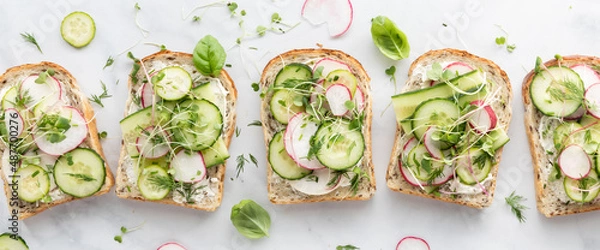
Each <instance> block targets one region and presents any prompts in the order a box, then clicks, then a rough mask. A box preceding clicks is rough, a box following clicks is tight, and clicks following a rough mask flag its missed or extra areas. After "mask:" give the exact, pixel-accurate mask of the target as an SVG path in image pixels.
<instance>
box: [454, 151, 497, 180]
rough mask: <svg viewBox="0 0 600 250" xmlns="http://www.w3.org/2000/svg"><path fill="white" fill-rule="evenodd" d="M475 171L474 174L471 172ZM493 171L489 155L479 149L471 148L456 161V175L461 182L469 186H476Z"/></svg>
mask: <svg viewBox="0 0 600 250" xmlns="http://www.w3.org/2000/svg"><path fill="white" fill-rule="evenodd" d="M469 166H471V169H473V173H471V170H470V169H469ZM491 170H492V160H491V158H490V156H489V155H487V153H485V152H484V151H483V150H481V149H479V148H470V149H469V151H468V153H465V154H464V155H462V157H460V158H459V159H458V160H457V161H456V174H457V175H458V177H459V178H460V181H461V182H462V183H464V184H467V185H474V184H476V183H479V182H482V181H483V180H485V178H487V176H488V175H489V174H490V171H491Z"/></svg>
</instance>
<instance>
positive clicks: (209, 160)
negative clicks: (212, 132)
mask: <svg viewBox="0 0 600 250" xmlns="http://www.w3.org/2000/svg"><path fill="white" fill-rule="evenodd" d="M201 152H202V156H203V157H204V164H206V167H207V168H210V167H214V166H216V165H219V164H223V163H225V160H227V159H229V152H228V151H227V145H226V144H225V141H224V140H223V138H219V139H218V140H217V141H216V142H215V144H213V145H212V146H210V147H208V148H205V149H203V150H202V151H201Z"/></svg>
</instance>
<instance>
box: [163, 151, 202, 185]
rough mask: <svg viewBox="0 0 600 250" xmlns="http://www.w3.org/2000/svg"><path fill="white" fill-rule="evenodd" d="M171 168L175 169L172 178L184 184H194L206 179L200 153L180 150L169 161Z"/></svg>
mask: <svg viewBox="0 0 600 250" xmlns="http://www.w3.org/2000/svg"><path fill="white" fill-rule="evenodd" d="M171 168H172V169H175V174H173V178H174V179H175V180H176V181H180V182H185V183H196V182H199V181H202V180H204V178H205V177H206V164H204V157H203V156H202V153H201V152H191V153H190V152H188V151H186V150H181V151H179V152H178V153H177V154H175V156H173V160H171Z"/></svg>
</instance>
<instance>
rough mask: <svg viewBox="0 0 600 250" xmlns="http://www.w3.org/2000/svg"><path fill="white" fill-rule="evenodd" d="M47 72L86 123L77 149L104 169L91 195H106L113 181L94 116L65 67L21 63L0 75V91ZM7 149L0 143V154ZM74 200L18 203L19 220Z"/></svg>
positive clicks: (63, 199) (64, 195)
mask: <svg viewBox="0 0 600 250" xmlns="http://www.w3.org/2000/svg"><path fill="white" fill-rule="evenodd" d="M49 69H52V70H54V72H55V74H54V76H53V77H54V78H56V79H57V80H58V81H60V82H61V83H62V84H63V85H64V90H65V91H66V94H65V96H66V97H67V98H69V99H70V100H71V102H70V105H71V106H73V107H74V108H76V109H78V110H79V111H81V113H82V114H83V116H84V118H85V120H86V121H88V135H87V137H86V139H85V140H84V141H83V143H82V144H80V145H79V146H78V147H85V148H90V149H92V150H94V151H96V152H97V153H98V154H99V155H100V156H101V157H102V159H104V162H105V165H104V167H105V170H106V177H105V180H104V184H103V186H102V188H101V189H100V190H99V191H98V192H96V193H95V194H94V196H98V195H102V194H105V193H107V192H108V191H109V190H110V188H111V187H112V186H113V184H114V179H113V175H112V172H111V170H110V168H109V167H108V164H107V163H106V158H105V157H104V152H103V151H102V145H101V144H100V140H99V138H98V129H97V128H96V118H95V116H94V109H93V108H92V106H91V105H90V102H89V100H88V99H87V98H86V97H85V94H84V93H82V92H81V90H80V89H79V86H78V85H77V80H75V78H74V77H73V76H72V75H71V73H69V71H67V70H66V69H65V68H63V67H61V66H60V65H58V64H55V63H51V62H41V63H38V64H25V65H20V66H16V67H12V68H10V69H8V70H6V72H5V73H4V74H3V75H2V76H0V89H5V88H7V87H9V86H16V85H17V84H20V83H21V82H22V81H23V79H25V78H26V77H28V76H30V75H33V74H40V73H42V72H44V71H47V70H49ZM4 150H7V147H6V145H4V144H3V143H0V151H1V152H4ZM9 167H10V166H5V165H4V164H2V168H9ZM2 179H3V180H4V191H5V194H6V196H7V201H8V202H9V211H12V208H11V206H10V197H11V190H10V189H9V186H8V183H9V182H8V181H9V180H7V178H6V176H5V174H2ZM75 199H77V198H75V197H73V196H70V195H66V194H63V195H61V196H60V198H59V199H55V200H53V201H51V202H48V203H45V202H37V203H29V202H24V201H23V202H21V205H20V206H19V209H18V210H19V219H26V218H29V217H31V216H33V215H36V214H38V213H40V212H42V211H44V210H46V209H49V208H51V207H54V206H56V205H60V204H63V203H66V202H69V201H72V200H75Z"/></svg>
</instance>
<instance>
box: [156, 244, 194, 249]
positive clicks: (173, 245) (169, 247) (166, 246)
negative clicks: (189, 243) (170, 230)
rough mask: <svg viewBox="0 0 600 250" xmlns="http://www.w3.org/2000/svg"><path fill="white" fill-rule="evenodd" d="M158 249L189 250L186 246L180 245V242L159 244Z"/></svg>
mask: <svg viewBox="0 0 600 250" xmlns="http://www.w3.org/2000/svg"><path fill="white" fill-rule="evenodd" d="M156 250H187V249H186V248H185V247H183V246H182V245H179V244H178V243H175V242H167V243H165V244H162V245H161V246H159V247H158V248H157V249H156Z"/></svg>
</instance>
